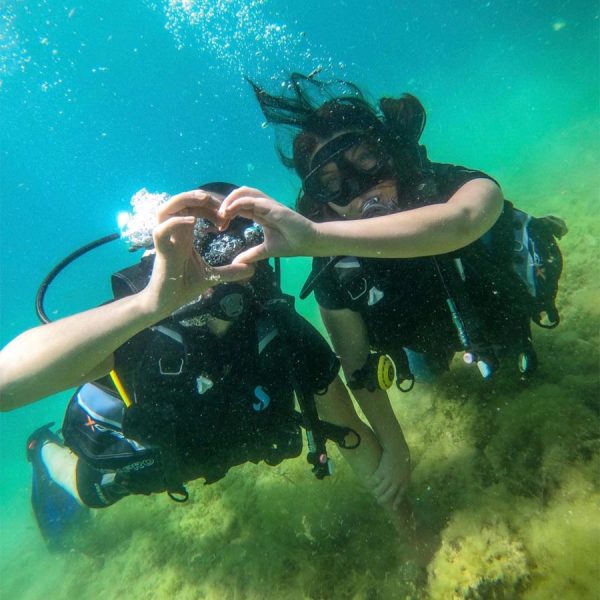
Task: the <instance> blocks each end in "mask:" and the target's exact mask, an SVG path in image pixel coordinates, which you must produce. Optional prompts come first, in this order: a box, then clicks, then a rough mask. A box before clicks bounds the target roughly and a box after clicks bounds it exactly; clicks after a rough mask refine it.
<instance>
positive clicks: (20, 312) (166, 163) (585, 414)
mask: <svg viewBox="0 0 600 600" xmlns="http://www.w3.org/2000/svg"><path fill="white" fill-rule="evenodd" d="M598 34H599V17H598V7H597V5H596V4H595V3H592V2H588V1H584V0H561V1H559V0H542V1H539V2H525V1H521V2H515V1H508V0H505V1H493V0H492V1H489V2H488V1H483V0H482V1H474V0H457V1H456V2H444V1H433V0H424V1H423V2H419V3H408V2H394V3H390V2H382V1H380V0H376V1H372V2H363V1H358V0H335V1H332V2H323V1H318V0H305V1H303V2H292V1H283V0H248V1H245V2H244V1H243V0H213V1H209V0H178V1H177V0H171V1H167V0H163V1H154V2H152V1H150V0H128V1H127V2H123V1H117V0H101V1H98V2H68V1H57V0H38V1H29V0H21V1H19V0H12V1H11V0H0V119H1V123H0V124H1V131H0V140H1V147H0V152H1V155H0V156H1V159H0V201H1V206H0V244H1V249H2V252H1V254H0V327H1V330H0V344H1V345H4V344H6V343H7V342H8V341H10V340H11V339H12V338H13V337H15V336H16V335H17V334H18V333H20V332H21V331H23V330H24V329H26V328H28V327H31V326H33V325H35V324H36V323H37V321H36V317H35V312H34V297H35V293H36V290H37V287H38V285H39V283H40V281H41V280H42V279H43V277H44V276H45V274H46V273H47V272H48V271H49V270H50V269H51V268H52V267H53V266H54V265H55V264H56V263H57V262H58V261H59V260H61V259H62V258H63V257H64V256H65V255H66V254H68V253H69V252H71V251H72V250H74V249H76V248H78V247H79V246H81V245H82V244H84V243H87V242H88V241H90V240H93V239H96V238H98V237H100V236H102V235H105V234H108V233H111V232H113V231H115V230H116V227H117V226H116V215H117V213H118V212H119V211H123V210H127V209H128V207H129V199H130V197H131V196H132V195H133V194H134V193H135V192H136V191H137V190H139V189H140V188H143V187H145V188H147V189H149V190H151V191H154V192H168V193H174V192H177V191H181V190H184V189H190V188H192V187H195V186H196V185H198V184H199V183H200V182H202V181H207V180H226V181H227V180H230V181H235V182H237V183H240V184H247V185H252V186H253V187H258V188H261V189H263V190H265V191H266V192H267V193H269V194H270V195H272V196H274V197H276V198H278V199H280V200H282V201H284V202H286V203H288V204H290V205H291V204H292V203H293V202H294V199H295V194H296V191H297V189H298V185H299V182H298V181H297V179H296V177H295V176H294V174H293V173H292V172H290V171H288V170H286V168H285V167H284V166H282V165H281V164H280V163H279V161H278V158H277V155H276V152H275V150H274V144H275V132H274V131H273V129H272V128H270V127H265V126H264V124H263V121H264V119H263V117H262V115H261V113H260V111H259V108H258V106H257V104H256V102H255V100H254V97H253V95H252V93H251V90H250V88H249V86H248V84H247V83H246V81H245V77H250V78H252V79H254V80H256V81H258V82H259V83H261V84H263V85H265V86H267V87H268V88H269V89H271V90H272V91H276V90H277V89H278V86H280V85H281V83H282V82H283V81H284V79H285V77H286V76H287V75H289V73H290V72H292V71H300V72H304V73H309V72H311V71H312V70H314V69H317V68H320V69H322V71H321V76H322V78H323V79H329V78H331V79H333V78H341V79H348V80H351V81H353V82H355V83H357V84H358V85H360V86H361V88H363V89H364V90H368V91H369V93H370V97H371V98H372V99H377V98H379V97H381V96H383V95H388V96H393V95H399V94H401V93H402V92H405V91H406V92H411V93H413V94H415V95H416V96H418V97H419V98H420V99H421V100H422V101H423V103H424V105H425V107H426V108H427V111H428V125H427V128H426V130H425V133H424V136H423V142H424V143H425V144H426V146H427V148H428V151H429V155H430V157H431V158H432V159H433V160H435V161H439V162H452V163H456V164H462V165H466V166H468V167H470V168H474V169H481V170H483V171H485V172H487V173H489V174H490V175H492V176H493V177H494V178H495V179H497V180H498V181H499V182H500V183H501V185H502V188H503V191H504V193H505V195H506V197H507V198H509V199H511V200H512V201H514V202H515V203H516V204H517V205H518V206H519V207H520V208H522V209H525V210H527V211H529V212H532V213H533V214H536V215H543V214H547V213H552V214H556V215H560V216H561V217H563V218H564V219H566V221H567V223H568V225H569V233H568V235H567V236H566V237H565V238H564V240H563V241H562V242H561V248H562V251H563V254H564V258H565V270H564V274H563V279H562V283H561V288H560V292H559V297H558V305H559V308H560V311H561V315H562V322H561V325H560V327H559V328H558V329H556V330H554V331H546V330H542V329H539V328H536V329H535V331H534V335H535V342H536V347H537V349H538V353H539V356H540V369H539V372H538V373H537V375H536V377H535V378H534V379H533V380H532V381H531V382H529V383H528V384H527V385H523V384H521V383H519V382H517V381H514V379H512V378H511V377H508V376H506V377H498V378H497V379H494V380H493V381H491V382H483V381H482V380H481V379H480V378H479V377H478V376H477V374H476V373H474V372H473V371H472V370H471V369H468V368H467V367H466V366H464V365H463V364H462V362H461V361H460V360H458V359H457V360H456V363H455V364H454V365H453V369H452V371H451V372H450V373H449V374H447V375H445V376H444V377H443V378H442V379H441V380H440V381H439V382H437V383H436V384H435V385H417V386H416V388H415V390H414V391H413V392H411V393H410V394H408V395H406V394H399V393H396V394H395V395H393V398H392V400H393V403H394V409H395V411H396V413H397V415H398V418H399V420H400V422H401V423H402V426H403V429H404V431H405V433H406V435H407V438H408V442H409V446H410V447H411V452H412V458H413V464H414V473H413V478H412V482H411V486H410V489H409V491H408V495H409V497H410V500H411V502H412V504H413V505H414V506H415V512H416V515H417V518H418V519H419V520H420V522H422V523H423V524H425V526H426V528H427V529H428V531H430V532H431V534H432V537H434V538H435V539H436V540H437V543H436V546H435V548H434V551H433V552H432V556H431V558H430V561H429V563H428V564H427V565H426V566H425V568H424V570H423V569H420V568H418V567H417V565H415V564H414V563H413V562H412V561H411V560H409V559H408V558H407V557H408V556H409V554H410V553H408V552H407V549H406V544H405V541H403V540H402V539H399V538H398V536H397V534H394V533H392V531H391V528H390V527H389V524H388V523H387V521H386V519H385V517H384V515H383V513H382V511H381V510H380V509H379V508H378V506H377V505H376V503H375V502H374V500H373V499H372V498H371V496H370V495H369V494H368V492H367V491H365V490H364V489H362V488H361V486H360V485H359V483H358V482H357V480H356V479H355V478H354V476H353V475H352V473H351V471H350V470H349V468H348V467H347V466H346V465H345V464H344V463H343V462H342V459H341V457H339V456H337V454H336V452H335V451H333V455H334V458H335V459H336V472H335V476H334V477H331V478H328V479H327V480H324V481H317V480H316V479H315V478H314V477H313V476H312V475H311V474H310V469H309V467H308V466H307V464H306V462H305V459H304V458H303V457H301V458H298V459H295V460H291V461H286V462H284V463H282V464H281V465H280V466H278V467H276V468H268V467H266V466H265V465H258V466H257V465H253V464H249V465H245V466H243V467H239V468H235V469H232V470H231V471H230V472H229V474H228V475H227V477H226V478H225V479H224V480H222V481H221V482H219V483H217V484H215V485H211V486H203V485H202V482H196V483H192V484H190V486H189V490H190V495H191V499H190V501H189V502H188V503H187V504H185V505H176V504H174V503H173V502H171V501H169V499H168V498H167V497H166V495H161V496H157V497H130V498H126V499H125V500H123V501H121V502H120V503H119V504H118V505H116V506H114V507H112V508H110V509H108V510H105V511H97V512H96V513H95V514H94V515H93V517H94V518H93V519H92V522H91V523H89V524H88V526H87V527H85V528H82V529H81V530H80V531H78V532H77V534H76V535H75V536H74V539H73V542H72V551H71V552H68V553H63V554H60V553H59V554H56V553H54V554H52V553H49V552H48V550H47V549H46V547H45V546H44V544H43V541H42V539H41V537H40V535H39V533H38V531H37V529H36V526H35V522H34V519H33V516H32V513H31V507H30V504H29V494H30V477H31V475H30V465H29V464H28V463H27V462H26V460H25V441H26V439H27V436H28V435H29V433H30V432H31V431H32V430H33V429H34V428H36V427H38V426H39V425H41V424H43V423H46V422H48V421H56V422H57V423H58V424H60V422H61V420H62V415H63V411H64V407H65V404H66V401H67V399H68V397H69V393H68V392H65V393H63V394H59V395H57V396H54V397H52V398H48V399H45V400H43V401H41V402H39V403H36V404H34V405H32V406H28V407H26V408H23V409H21V410H18V411H13V412H10V413H3V414H1V415H0V461H1V462H0V466H1V468H0V478H1V479H0V481H1V485H0V596H1V597H2V598H14V599H27V600H37V599H39V598H46V597H50V596H51V597H52V598H53V599H54V600H59V599H65V600H74V599H78V600H79V599H81V600H83V599H87V598H89V599H95V598H99V597H102V598H106V599H110V598H124V597H127V598H133V599H135V600H137V599H156V600H159V599H160V600H162V599H166V598H169V599H171V598H174V599H177V600H192V599H193V600H196V599H199V598H204V599H207V600H228V599H236V600H241V599H257V600H258V599H264V598H273V599H290V600H296V599H312V600H317V599H323V600H327V599H338V598H339V599H352V600H359V599H361V600H362V599H368V600H388V599H389V600H391V599H394V600H396V599H399V598H431V599H434V600H438V599H439V600H446V599H463V598H464V599H488V598H489V599H500V598H502V599H513V598H518V599H520V598H523V599H525V600H546V599H552V598H561V599H577V600H579V599H584V600H587V599H594V598H598V597H600V559H599V557H600V489H599V475H600V387H599V360H598V359H599V357H598V347H599V339H598V338H599V333H600V310H599V302H598V298H599V297H600V296H599V284H598V282H599V281H600V277H599V275H600V273H599V272H598V271H599V268H598V264H599V263H598V258H599V242H598V240H599V239H600V237H599V219H598V199H599V190H600V177H599V175H598V173H599V171H600V170H599V169H598V166H599V164H600V161H599V159H600V148H599V144H600V142H599V140H600V137H599V133H600V114H599V100H600V94H599V60H598V42H599V35H598ZM137 258H138V257H137V255H134V256H132V255H130V254H129V253H128V252H127V250H126V248H125V246H124V244H121V243H120V242H114V243H113V244H111V245H109V246H107V247H104V248H102V249H100V250H97V251H95V252H94V253H93V254H90V255H88V256H86V257H85V258H83V259H81V260H80V261H78V262H77V263H76V264H74V265H72V266H71V267H69V269H68V271H66V272H65V273H64V274H62V275H61V276H60V278H59V279H58V280H57V282H56V283H55V285H54V286H53V287H52V289H51V290H50V292H49V294H48V299H47V307H48V309H49V313H50V315H51V316H52V317H54V318H58V317H60V316H65V315H67V314H70V313H71V312H74V311H77V310H81V309H83V308H85V307H90V306H95V305H97V304H99V303H101V302H103V301H105V300H106V299H108V298H109V297H110V287H109V276H110V274H111V273H112V272H113V271H115V270H118V269H120V268H122V267H124V266H127V265H129V264H132V263H133V262H135V261H136V260H137ZM308 269H309V262H308V261H307V260H305V259H285V260H284V261H283V283H284V288H285V289H286V291H289V292H291V293H296V294H297V292H298V290H299V289H300V287H301V285H302V283H303V281H304V278H305V276H306V274H307V271H308ZM297 306H298V308H299V310H300V311H301V312H302V313H303V314H305V315H306V316H308V317H309V318H310V319H311V320H312V321H313V322H315V323H316V324H318V317H317V312H316V309H315V305H314V301H313V300H312V299H311V300H307V301H304V302H300V301H298V302H297Z"/></svg>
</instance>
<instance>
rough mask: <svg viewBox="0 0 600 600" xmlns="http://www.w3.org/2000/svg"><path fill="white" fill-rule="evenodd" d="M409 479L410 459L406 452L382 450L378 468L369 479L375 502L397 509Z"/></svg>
mask: <svg viewBox="0 0 600 600" xmlns="http://www.w3.org/2000/svg"><path fill="white" fill-rule="evenodd" d="M409 478H410V458H409V455H408V453H407V452H406V451H404V450H403V449H401V448H399V449H397V450H396V451H392V450H386V449H385V448H384V450H383V453H382V455H381V460H380V461H379V466H378V467H377V470H376V471H375V473H373V475H372V477H371V482H370V483H371V489H372V491H373V493H374V494H375V497H376V498H377V502H379V504H383V505H390V506H391V507H392V510H394V511H396V510H398V509H399V507H400V504H401V502H402V498H403V496H404V492H405V490H406V487H407V485H408V481H409Z"/></svg>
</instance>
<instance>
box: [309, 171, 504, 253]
mask: <svg viewBox="0 0 600 600" xmlns="http://www.w3.org/2000/svg"><path fill="white" fill-rule="evenodd" d="M503 202H504V198H503V196H502V192H501V191H500V188H499V187H498V186H497V185H496V184H495V183H494V182H493V181H491V180H489V179H483V178H480V179H473V180H471V181H469V182H467V183H465V184H464V185H463V186H462V187H461V188H460V189H459V190H458V191H457V192H456V193H455V194H454V195H453V196H452V197H451V198H450V199H449V200H448V201H447V202H445V203H443V204H432V205H429V206H424V207H421V208H416V209H413V210H408V211H404V212H399V213H394V214H391V215H386V216H383V217H376V218H373V219H359V220H352V221H330V222H327V223H317V224H316V230H317V233H316V236H315V240H314V246H313V248H314V252H313V255H314V256H365V257H376V258H412V257H417V256H432V255H437V254H445V253H446V252H452V251H453V250H457V249H459V248H462V247H464V246H466V245H468V244H470V243H471V242H474V241H475V240H476V239H478V238H480V237H481V236H482V235H483V234H484V233H485V232H486V231H488V230H489V229H490V227H492V225H493V224H494V223H495V222H496V220H497V219H498V217H499V216H500V213H501V212H502V207H503Z"/></svg>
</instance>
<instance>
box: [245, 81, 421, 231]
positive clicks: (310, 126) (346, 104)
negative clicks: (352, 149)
mask: <svg viewBox="0 0 600 600" xmlns="http://www.w3.org/2000/svg"><path fill="white" fill-rule="evenodd" d="M250 84H251V85H252V88H253V90H254V93H255V95H256V98H257V100H258V103H259V105H260V108H261V110H262V112H263V114H264V116H265V118H266V120H267V122H268V123H271V124H274V125H277V126H279V127H278V133H280V132H284V135H280V136H279V138H278V145H277V150H278V153H279V156H280V158H281V160H282V162H283V163H284V164H285V165H286V166H288V167H290V168H294V169H295V171H296V173H298V175H299V176H300V178H301V179H304V177H305V176H306V175H307V174H308V172H309V170H310V159H311V156H312V154H313V152H314V150H315V148H316V146H317V145H318V144H319V143H320V142H321V141H322V140H323V139H327V138H329V137H332V136H334V135H335V134H337V133H340V132H342V131H362V132H366V133H368V134H369V136H370V137H373V138H375V139H377V142H378V144H380V145H381V147H382V148H383V149H384V150H385V152H386V153H387V154H389V156H390V157H391V159H392V164H393V169H394V174H395V179H396V185H397V188H398V193H399V195H403V194H402V191H403V190H406V189H407V188H408V187H411V186H412V185H414V184H415V183H416V182H417V181H418V180H420V175H421V154H420V150H419V145H418V141H419V138H420V136H421V133H422V131H423V129H424V127H425V120H426V116H425V109H424V107H423V105H422V104H421V102H420V101H419V100H418V99H417V98H416V97H415V96H412V95H411V94H403V95H402V96H400V98H381V99H380V100H379V102H378V108H375V107H374V106H373V105H372V104H371V103H370V102H368V101H367V100H366V99H365V97H364V95H363V93H362V92H361V90H360V89H359V88H358V87H357V86H356V85H355V84H353V83H351V82H348V81H332V82H322V81H318V80H316V79H315V78H314V77H312V76H310V75H309V76H305V75H302V74H300V73H292V75H291V77H290V80H289V82H288V84H287V85H286V86H285V92H284V93H283V94H282V95H280V96H274V95H271V94H269V93H267V92H266V91H265V90H264V89H263V88H261V87H260V86H258V85H257V84H256V83H254V82H252V81H250ZM286 131H287V132H289V133H291V136H290V135H288V136H287V137H286V136H285V132H286ZM290 137H291V139H292V143H291V145H290V143H289V139H290ZM290 146H291V147H290ZM290 150H291V152H290ZM296 209H297V210H298V212H300V213H301V214H303V215H305V216H307V217H309V218H311V219H313V220H317V221H319V220H331V219H333V218H337V216H336V215H335V213H333V212H332V211H331V210H330V209H329V208H328V207H327V206H326V205H323V204H319V203H317V202H315V201H314V200H313V199H312V198H310V196H308V195H307V194H305V193H303V192H302V191H301V192H300V194H299V196H298V200H297V202H296Z"/></svg>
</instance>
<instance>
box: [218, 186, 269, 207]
mask: <svg viewBox="0 0 600 600" xmlns="http://www.w3.org/2000/svg"><path fill="white" fill-rule="evenodd" d="M244 197H249V198H269V196H267V195H266V194H265V193H264V192H261V191H260V190H258V189H256V188H251V187H248V186H246V185H243V186H242V187H239V188H237V189H235V190H233V192H231V193H230V194H228V195H227V197H226V198H225V200H223V202H222V203H221V210H220V211H219V212H221V214H224V213H226V212H227V211H228V209H229V207H230V205H231V204H232V203H233V202H235V201H236V200H238V199H239V198H244Z"/></svg>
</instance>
